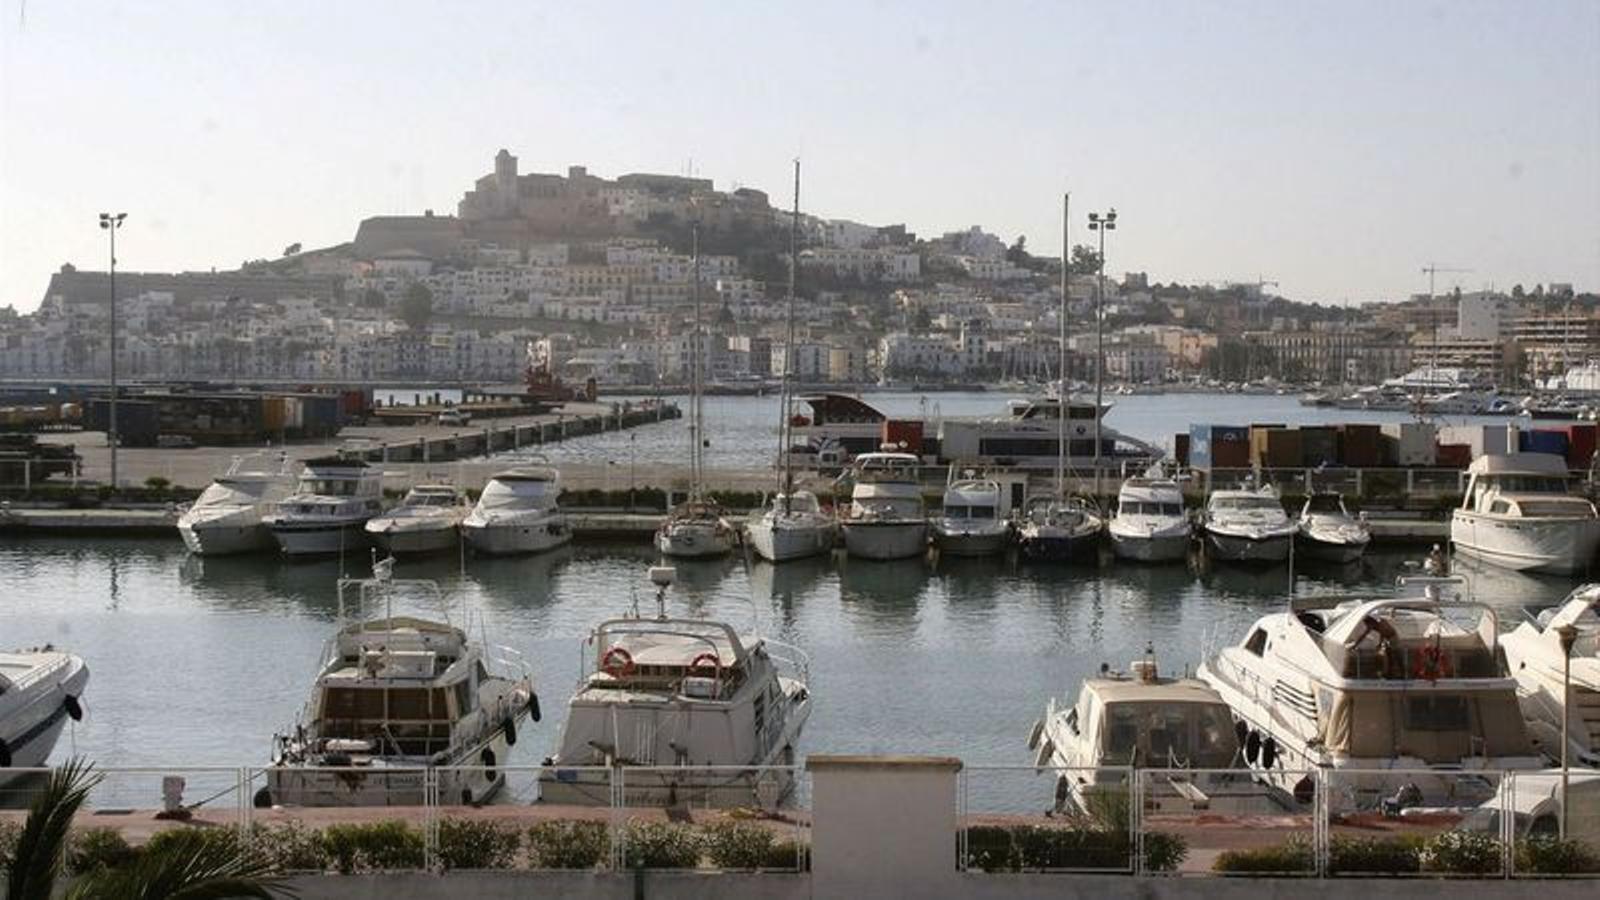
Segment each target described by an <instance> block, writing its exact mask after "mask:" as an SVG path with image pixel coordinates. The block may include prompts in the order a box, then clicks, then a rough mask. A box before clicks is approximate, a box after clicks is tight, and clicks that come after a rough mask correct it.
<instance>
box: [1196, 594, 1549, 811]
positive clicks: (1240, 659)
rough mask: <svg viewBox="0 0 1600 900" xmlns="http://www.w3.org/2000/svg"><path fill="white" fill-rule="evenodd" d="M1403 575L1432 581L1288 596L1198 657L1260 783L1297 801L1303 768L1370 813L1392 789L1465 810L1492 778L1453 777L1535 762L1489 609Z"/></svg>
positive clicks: (1303, 796) (1304, 790)
mask: <svg viewBox="0 0 1600 900" xmlns="http://www.w3.org/2000/svg"><path fill="white" fill-rule="evenodd" d="M1416 580H1418V581H1427V582H1430V584H1429V585H1428V586H1429V587H1430V588H1433V590H1430V591H1429V594H1428V595H1425V596H1422V597H1391V598H1387V599H1380V600H1346V599H1344V598H1338V597H1335V598H1297V599H1295V600H1292V601H1290V604H1289V608H1288V609H1287V610H1286V611H1284V612H1278V613H1272V614H1270V615H1267V616H1263V617H1261V618H1260V619H1258V620H1257V621H1256V623H1255V625H1254V626H1252V627H1251V629H1250V630H1249V632H1248V633H1247V635H1246V636H1245V639H1244V640H1243V641H1241V642H1240V643H1239V644H1237V645H1234V646H1229V647H1225V648H1223V649H1222V650H1220V651H1219V652H1217V653H1215V654H1213V655H1211V656H1210V657H1209V658H1207V659H1206V660H1205V662H1204V663H1202V664H1201V666H1200V671H1199V674H1200V677H1201V679H1203V680H1204V681H1205V682H1206V683H1207V684H1209V685H1211V686H1212V687H1213V688H1215V689H1216V691H1217V693H1219V694H1221V695H1222V699H1223V700H1224V701H1226V702H1227V704H1228V705H1229V706H1230V707H1231V708H1232V709H1233V713H1234V717H1235V719H1236V720H1237V722H1238V729H1239V732H1240V734H1241V737H1242V739H1243V744H1244V748H1245V759H1246V761H1247V762H1248V763H1249V764H1250V765H1251V767H1252V768H1254V769H1255V770H1256V771H1257V772H1258V773H1259V774H1260V776H1261V777H1262V778H1263V779H1265V780H1266V781H1268V782H1269V783H1270V784H1272V785H1274V786H1275V787H1277V788H1278V789H1280V790H1282V791H1284V792H1286V793H1288V794H1290V795H1292V796H1294V797H1295V798H1296V799H1298V800H1300V801H1301V802H1307V800H1308V798H1309V797H1310V795H1311V793H1312V790H1313V788H1312V784H1311V781H1310V780H1309V779H1308V778H1307V777H1306V772H1307V771H1308V770H1311V769H1326V770H1330V772H1329V778H1330V781H1329V784H1330V791H1332V792H1335V793H1337V794H1338V796H1339V797H1341V798H1343V799H1344V800H1345V801H1353V802H1354V803H1355V805H1356V806H1357V807H1361V808H1375V807H1376V806H1377V805H1378V802H1379V800H1380V799H1382V798H1384V797H1385V796H1386V795H1387V794H1389V793H1391V792H1394V791H1396V790H1397V789H1398V788H1399V787H1401V786H1405V785H1414V786H1415V787H1416V788H1417V791H1418V793H1419V795H1420V796H1419V803H1420V804H1421V805H1435V804H1438V803H1441V802H1442V803H1449V804H1451V805H1465V804H1470V803H1471V802H1475V801H1481V800H1482V799H1486V798H1487V796H1488V795H1489V794H1492V793H1493V790H1494V782H1493V779H1492V777H1491V778H1485V779H1482V780H1478V781H1475V780H1473V779H1472V778H1470V777H1463V775H1462V773H1474V772H1481V773H1488V774H1490V775H1492V774H1494V773H1499V772H1502V771H1505V770H1508V769H1530V768H1537V767H1539V766H1540V765H1542V764H1543V759H1542V757H1540V755H1539V754H1538V753H1537V752H1536V751H1535V749H1534V747H1533V744H1532V742H1531V741H1530V740H1529V739H1528V732H1527V729H1526V728H1525V727H1524V726H1523V721H1522V715H1521V713H1520V712H1519V711H1518V708H1517V691H1516V681H1515V679H1513V678H1512V677H1511V673H1510V672H1509V671H1507V669H1506V666H1505V662H1504V660H1503V658H1502V656H1501V655H1500V648H1499V646H1498V633H1499V622H1498V619H1497V618H1496V616H1495V613H1494V610H1493V609H1492V608H1490V607H1488V606H1486V605H1484V604H1481V603H1475V602H1469V601H1464V600H1461V599H1460V598H1459V597H1449V598H1445V597H1442V596H1440V595H1439V593H1438V591H1437V584H1436V582H1439V581H1447V580H1449V579H1437V578H1430V579H1416ZM1386 770H1400V771H1397V772H1396V773H1395V774H1393V775H1389V774H1388V773H1387V772H1386ZM1431 770H1438V771H1439V772H1440V775H1439V776H1438V777H1437V778H1435V777H1432V776H1431V775H1430V774H1429V773H1430V771H1431ZM1474 792H1478V793H1481V794H1483V796H1477V795H1476V794H1475V793H1474Z"/></svg>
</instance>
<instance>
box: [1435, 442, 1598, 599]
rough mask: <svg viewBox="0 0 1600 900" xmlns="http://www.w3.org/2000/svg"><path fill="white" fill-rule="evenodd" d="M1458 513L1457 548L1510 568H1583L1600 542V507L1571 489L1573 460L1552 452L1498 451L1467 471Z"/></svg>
mask: <svg viewBox="0 0 1600 900" xmlns="http://www.w3.org/2000/svg"><path fill="white" fill-rule="evenodd" d="M1467 476H1468V480H1467V494H1466V497H1464V498H1463V499H1462V501H1461V507H1460V508H1459V509H1457V510H1455V512H1454V513H1453V514H1452V515H1451V517H1450V541H1451V543H1453V544H1455V548H1456V552H1457V553H1459V554H1461V555H1463V556H1470V557H1474V558H1477V559H1480V560H1483V561H1484V562H1487V563H1492V564H1494V565H1497V566H1504V567H1506V568H1508V569H1518V570H1522V571H1528V572H1554V573H1569V572H1581V571H1583V570H1584V569H1587V568H1588V567H1589V565H1590V564H1591V563H1592V562H1593V561H1594V555H1595V549H1596V548H1597V547H1600V516H1597V515H1596V513H1595V507H1594V504H1593V503H1591V502H1589V501H1588V500H1586V499H1584V498H1583V497H1577V496H1573V495H1572V494H1570V493H1568V492H1567V464H1566V461H1565V460H1564V459H1562V458H1561V457H1559V456H1554V455H1551V454H1546V453H1508V454H1503V455H1496V454H1490V455H1488V456H1481V457H1479V458H1477V459H1475V460H1473V461H1472V465H1471V466H1469V467H1468V468H1467Z"/></svg>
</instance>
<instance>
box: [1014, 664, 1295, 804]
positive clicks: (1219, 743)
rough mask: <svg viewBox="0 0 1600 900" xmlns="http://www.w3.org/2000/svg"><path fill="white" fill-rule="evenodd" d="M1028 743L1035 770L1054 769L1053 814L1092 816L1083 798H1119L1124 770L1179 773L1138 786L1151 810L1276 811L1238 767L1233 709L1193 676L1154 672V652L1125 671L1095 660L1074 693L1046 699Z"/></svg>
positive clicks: (1241, 755)
mask: <svg viewBox="0 0 1600 900" xmlns="http://www.w3.org/2000/svg"><path fill="white" fill-rule="evenodd" d="M1028 749H1029V750H1032V751H1034V763H1035V765H1036V766H1038V767H1040V768H1045V767H1049V768H1052V769H1057V770H1060V771H1058V772H1057V775H1056V784H1055V803H1054V806H1053V809H1054V811H1055V812H1071V813H1089V814H1093V813H1094V812H1096V804H1095V803H1094V802H1093V798H1094V796H1095V795H1096V794H1105V795H1108V796H1109V798H1110V799H1112V802H1117V801H1116V799H1115V798H1117V797H1118V796H1119V795H1120V797H1121V800H1120V802H1121V803H1123V804H1126V802H1127V799H1126V798H1127V791H1128V788H1129V785H1128V783H1127V780H1128V767H1130V766H1132V767H1136V768H1153V769H1172V770H1176V769H1184V770H1190V771H1187V772H1176V771H1169V772H1164V773H1161V775H1160V776H1159V777H1157V778H1154V779H1151V780H1150V781H1149V782H1147V784H1146V789H1145V804H1146V808H1147V809H1153V810H1210V811H1213V812H1219V813H1251V812H1255V813H1263V812H1272V811H1276V810H1277V809H1278V806H1277V804H1275V803H1274V802H1273V801H1272V799H1271V797H1270V795H1269V793H1268V791H1267V790H1266V789H1265V788H1264V787H1263V786H1261V785H1260V784H1258V783H1257V782H1256V781H1255V779H1254V778H1253V777H1252V776H1251V775H1250V774H1248V773H1246V772H1239V771H1228V770H1237V769H1239V768H1241V767H1242V766H1243V764H1244V751H1243V748H1242V747H1241V746H1240V743H1239V738H1238V733H1237V731H1236V730H1235V728H1234V726H1233V715H1232V713H1231V712H1230V711H1229V710H1228V705H1227V704H1226V703H1224V702H1222V697H1221V696H1220V695H1219V694H1218V693H1217V692H1216V691H1214V690H1212V689H1211V687H1210V686H1209V685H1207V684H1206V683H1205V682H1203V681H1200V680H1199V679H1195V678H1178V677H1166V678H1163V677H1161V675H1160V674H1159V673H1158V672H1157V670H1156V661H1155V651H1154V649H1153V648H1150V649H1147V650H1146V651H1145V658H1144V659H1138V660H1134V662H1133V665H1132V666H1131V672H1130V673H1127V674H1125V673H1121V672H1114V671H1111V669H1110V667H1109V666H1101V669H1100V677H1098V678H1086V679H1084V682H1083V686H1082V688H1081V689H1080V690H1079V691H1078V697H1077V699H1076V700H1075V701H1074V702H1073V703H1072V704H1071V705H1070V706H1058V705H1057V704H1056V700H1055V698H1051V699H1050V702H1049V705H1048V706H1046V707H1045V713H1044V718H1043V719H1041V720H1039V721H1037V722H1035V723H1034V725H1033V730H1032V732H1031V733H1030V734H1029V736H1028Z"/></svg>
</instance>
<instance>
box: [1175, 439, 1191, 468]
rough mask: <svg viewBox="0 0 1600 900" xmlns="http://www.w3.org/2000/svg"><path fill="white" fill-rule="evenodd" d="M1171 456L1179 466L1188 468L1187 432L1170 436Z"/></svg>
mask: <svg viewBox="0 0 1600 900" xmlns="http://www.w3.org/2000/svg"><path fill="white" fill-rule="evenodd" d="M1172 458H1173V459H1176V460H1177V461H1178V466H1179V467H1180V468H1188V466H1189V436H1188V435H1187V434H1181V433H1180V434H1175V435H1173V436H1172Z"/></svg>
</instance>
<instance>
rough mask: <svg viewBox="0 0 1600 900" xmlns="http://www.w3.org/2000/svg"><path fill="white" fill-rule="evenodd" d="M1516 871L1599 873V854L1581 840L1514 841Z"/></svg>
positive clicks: (1532, 839)
mask: <svg viewBox="0 0 1600 900" xmlns="http://www.w3.org/2000/svg"><path fill="white" fill-rule="evenodd" d="M1516 864H1517V871H1518V872H1519V873H1520V872H1527V873H1530V874H1539V875H1578V874H1583V873H1587V872H1600V855H1596V853H1595V851H1594V850H1592V849H1590V848H1589V846H1588V845H1587V844H1585V843H1583V842H1582V841H1575V840H1565V841H1563V840H1561V839H1560V838H1555V837H1536V838H1530V839H1528V840H1525V841H1518V842H1517V863H1516Z"/></svg>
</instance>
